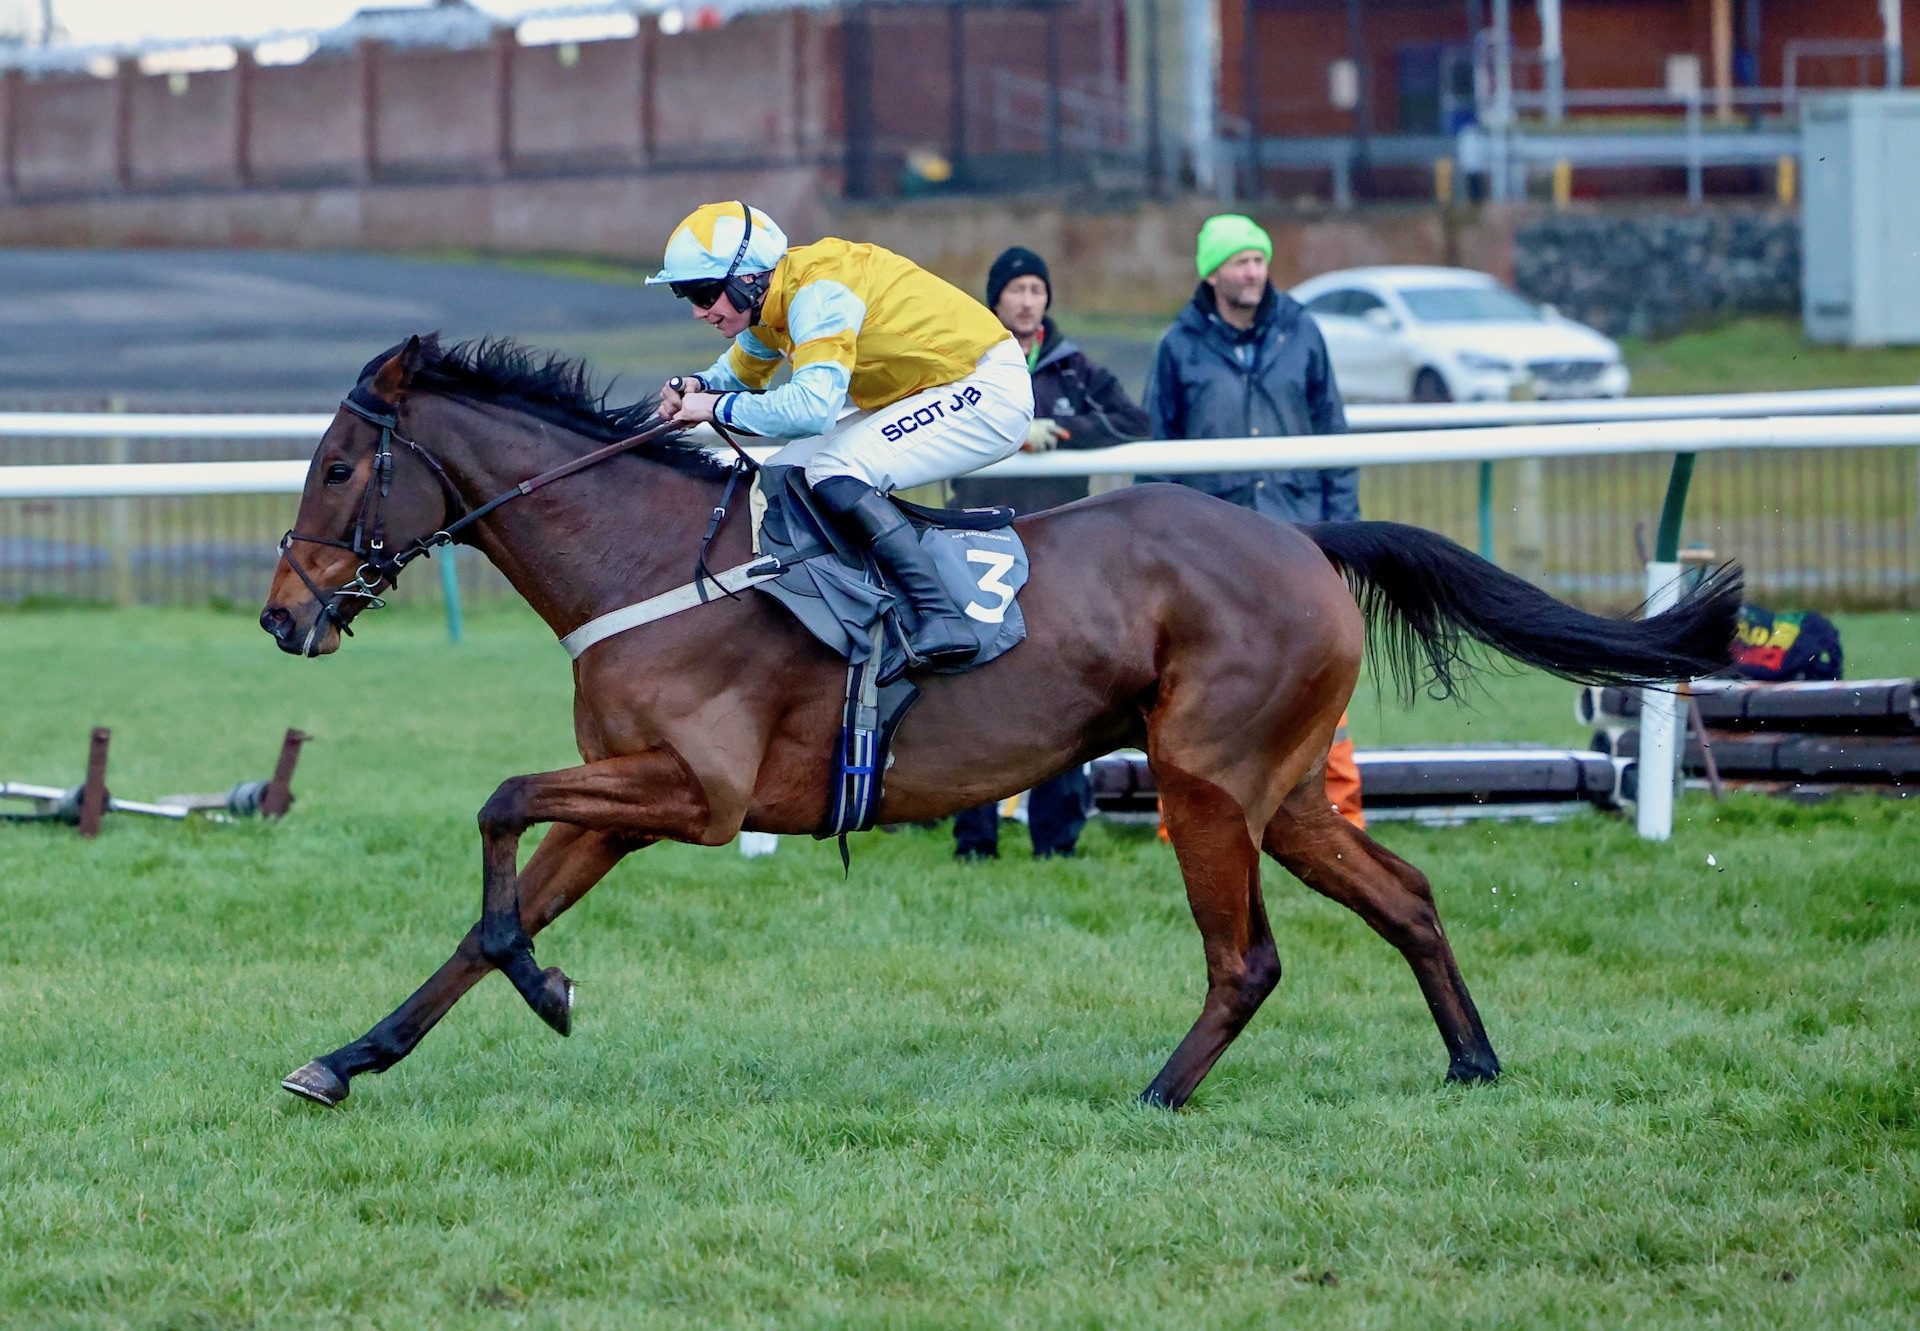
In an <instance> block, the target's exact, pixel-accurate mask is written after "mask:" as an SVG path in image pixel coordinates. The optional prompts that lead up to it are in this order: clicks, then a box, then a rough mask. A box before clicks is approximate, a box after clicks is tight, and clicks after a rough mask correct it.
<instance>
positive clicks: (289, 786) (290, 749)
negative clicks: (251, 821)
mask: <svg viewBox="0 0 1920 1331" xmlns="http://www.w3.org/2000/svg"><path fill="white" fill-rule="evenodd" d="M311 738H312V736H311V735H309V734H307V732H306V731H304V730H288V731H287V735H286V738H285V739H283V740H281V741H280V757H279V760H278V761H276V762H275V763H274V765H273V777H272V779H271V780H269V781H268V782H267V789H266V793H265V794H263V795H262V796H261V797H260V816H261V817H262V818H284V817H286V813H287V810H288V809H290V808H292V807H293V768H294V764H295V763H297V762H299V761H300V746H301V745H303V744H305V743H306V742H307V741H308V740H309V739H311Z"/></svg>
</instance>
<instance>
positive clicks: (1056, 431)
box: [1020, 416, 1073, 453]
mask: <svg viewBox="0 0 1920 1331" xmlns="http://www.w3.org/2000/svg"><path fill="white" fill-rule="evenodd" d="M1071 438H1073V432H1072V431H1071V430H1063V429H1061V428H1060V422H1059V421H1056V420H1049V419H1048V418H1047V417H1045V416H1036V417H1035V418H1034V421H1033V424H1032V425H1029V426H1028V427H1027V442H1026V443H1024V444H1022V445H1020V451H1021V452H1022V453H1048V452H1051V451H1052V450H1053V448H1054V447H1055V445H1057V444H1058V443H1059V442H1060V441H1061V440H1062V439H1071Z"/></svg>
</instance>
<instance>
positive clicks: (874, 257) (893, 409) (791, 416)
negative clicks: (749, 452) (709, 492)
mask: <svg viewBox="0 0 1920 1331" xmlns="http://www.w3.org/2000/svg"><path fill="white" fill-rule="evenodd" d="M782 361H790V362H791V363H792V365H793V376H792V378H791V379H789V380H788V381H787V382H786V383H784V384H782V385H781V386H780V387H778V388H775V389H772V390H771V391H764V392H763V391H759V390H763V389H766V387H767V385H768V384H769V383H770V382H771V381H772V379H773V376H774V373H775V371H776V370H778V369H779V367H780V364H781V362H782ZM700 378H701V380H702V382H704V383H705V384H706V386H707V387H708V388H709V389H710V390H713V391H715V392H718V393H720V394H721V395H722V396H721V398H720V401H719V403H718V404H717V406H716V408H715V415H716V416H717V417H718V419H719V420H720V421H721V423H723V424H727V425H738V426H739V427H740V428H741V429H743V430H751V431H752V432H753V433H755V434H759V435H767V436H771V437H774V438H785V439H792V440H794V441H795V442H794V443H793V444H791V445H789V446H788V447H786V448H784V449H782V450H781V451H780V452H779V453H778V454H776V455H775V457H774V459H773V461H775V462H776V463H781V464H790V465H803V466H804V467H805V468H806V475H807V479H808V481H809V482H810V483H817V482H819V481H821V480H824V479H825V478H826V477H828V476H857V477H859V478H860V479H862V480H864V481H866V482H867V484H869V485H872V486H874V487H875V488H877V489H880V490H893V489H900V488H905V487H907V486H913V485H924V484H926V483H928V482H930V481H939V480H948V479H951V478H952V477H955V476H961V475H965V474H966V473H967V472H970V471H973V470H975V469H977V468H979V467H984V466H986V465H988V464H989V463H992V462H997V461H999V460H1000V459H1001V458H1004V457H1008V456H1010V455H1011V454H1013V453H1014V452H1016V451H1017V450H1018V449H1019V447H1020V445H1021V443H1022V442H1024V441H1025V439H1026V433H1027V427H1028V425H1029V424H1030V423H1031V422H1032V419H1033V385H1032V380H1031V378H1030V376H1029V374H1028V371H1027V363H1026V358H1025V357H1024V356H1023V355H1021V354H1020V348H1019V345H1018V344H1017V343H1016V342H1014V340H1013V339H1012V337H1011V336H1010V335H1009V334H1008V333H1007V330H1006V329H1005V328H1003V327H1001V325H1000V321H999V320H998V319H996V318H994V316H993V315H992V314H991V313H990V312H989V311H988V310H987V309H986V307H985V306H983V305H981V304H980V303H979V302H978V301H976V300H974V299H973V298H972V297H971V296H968V295H967V294H966V293H965V292H963V291H961V290H960V289H959V288H957V287H955V286H953V285H951V284H950V283H947V282H944V281H942V280H941V279H940V278H938V277H935V276H934V275H933V274H932V273H929V272H927V271H926V270H925V269H924V268H921V267H920V266H918V265H917V264H915V263H913V262H911V261H910V260H908V259H904V258H902V257H901V256H900V255H898V254H894V253H893V252H892V251H890V250H885V249H882V248H881V247H880V246H878V245H862V244H855V243H853V242H850V241H845V240H836V239H832V238H829V239H826V240H822V241H819V242H817V243H815V244H812V245H799V246H795V247H794V248H792V249H790V250H788V251H787V252H786V255H785V257H783V258H782V259H781V260H780V263H779V266H778V267H777V268H775V269H774V274H773V278H772V280H771V282H770V284H769V287H768V292H767V298H766V302H765V304H764V305H763V306H762V307H761V312H760V321H759V322H758V323H757V324H755V325H754V326H753V327H752V328H750V329H748V330H747V331H746V332H744V333H742V334H741V335H740V336H739V337H737V338H735V339H734V342H733V345H732V346H731V347H730V348H729V349H728V351H727V353H726V354H725V355H724V356H722V357H721V358H720V359H719V360H718V361H716V362H715V363H714V364H713V365H712V366H711V367H710V368H708V369H707V370H705V371H703V372H702V373H701V375H700ZM849 402H850V403H851V404H852V405H853V407H854V408H855V409H856V410H855V411H854V413H853V414H852V415H849V416H846V417H844V418H843V417H842V414H841V413H842V412H843V410H844V409H845V408H846V406H847V404H848V403H849Z"/></svg>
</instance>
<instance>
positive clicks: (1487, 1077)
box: [1447, 1061, 1500, 1086]
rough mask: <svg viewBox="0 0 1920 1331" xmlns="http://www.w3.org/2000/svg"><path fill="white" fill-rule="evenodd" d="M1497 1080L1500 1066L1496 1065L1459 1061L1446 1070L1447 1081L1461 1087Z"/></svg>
mask: <svg viewBox="0 0 1920 1331" xmlns="http://www.w3.org/2000/svg"><path fill="white" fill-rule="evenodd" d="M1499 1080H1500V1065H1499V1064H1498V1063H1468V1062H1465V1061H1461V1062H1457V1063H1454V1064H1453V1065H1452V1066H1451V1067H1449V1068H1448V1069H1447V1081H1448V1082H1449V1083H1458V1084H1460V1085H1463V1086H1470V1085H1474V1084H1477V1083H1485V1082H1495V1081H1499Z"/></svg>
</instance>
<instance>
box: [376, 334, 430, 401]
mask: <svg viewBox="0 0 1920 1331" xmlns="http://www.w3.org/2000/svg"><path fill="white" fill-rule="evenodd" d="M420 359H421V358H420V336H419V334H417V333H416V334H415V335H414V336H412V337H410V338H408V339H407V345H406V346H404V347H401V348H400V350H398V351H396V352H394V353H393V355H391V356H389V357H387V363H386V364H385V365H382V366H381V367H380V368H379V369H378V370H377V371H375V372H374V376H373V391H374V392H375V393H376V394H378V395H379V396H380V397H381V398H382V399H383V400H385V401H387V402H398V401H399V400H400V399H401V398H403V397H405V396H406V395H407V385H409V384H411V383H412V382H413V376H414V374H415V372H416V371H418V370H419V368H420Z"/></svg>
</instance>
